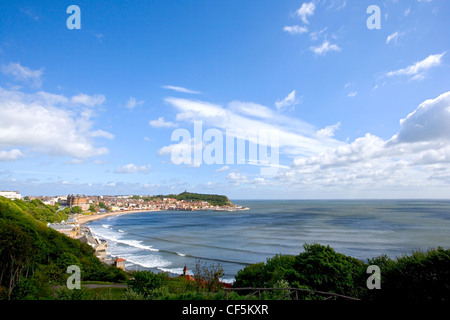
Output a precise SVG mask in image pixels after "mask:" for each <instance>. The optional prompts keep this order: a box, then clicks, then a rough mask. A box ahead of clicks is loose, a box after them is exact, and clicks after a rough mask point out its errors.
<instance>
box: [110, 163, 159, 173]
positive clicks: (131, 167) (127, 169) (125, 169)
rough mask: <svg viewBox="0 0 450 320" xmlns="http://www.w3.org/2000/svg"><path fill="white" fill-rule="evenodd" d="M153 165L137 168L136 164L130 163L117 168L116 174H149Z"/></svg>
mask: <svg viewBox="0 0 450 320" xmlns="http://www.w3.org/2000/svg"><path fill="white" fill-rule="evenodd" d="M150 168H151V165H146V166H137V165H135V164H134V163H129V164H126V165H124V166H121V167H118V168H116V170H114V172H115V173H148V172H149V171H150Z"/></svg>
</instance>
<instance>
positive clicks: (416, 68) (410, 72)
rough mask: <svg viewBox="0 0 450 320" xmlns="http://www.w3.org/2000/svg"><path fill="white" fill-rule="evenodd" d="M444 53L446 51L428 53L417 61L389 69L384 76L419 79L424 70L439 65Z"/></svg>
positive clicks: (423, 74)
mask: <svg viewBox="0 0 450 320" xmlns="http://www.w3.org/2000/svg"><path fill="white" fill-rule="evenodd" d="M445 53H446V52H443V53H440V54H432V55H429V56H428V57H427V58H425V59H424V60H421V61H418V62H416V63H414V64H412V65H410V66H408V67H406V68H404V69H399V70H395V71H389V72H387V73H386V76H388V77H394V76H410V77H411V79H412V80H421V79H423V78H424V77H425V72H426V71H428V70H429V69H430V68H433V67H437V66H440V65H441V63H442V57H443V56H444V55H445Z"/></svg>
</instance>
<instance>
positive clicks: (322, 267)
mask: <svg viewBox="0 0 450 320" xmlns="http://www.w3.org/2000/svg"><path fill="white" fill-rule="evenodd" d="M304 249H305V251H304V252H302V253H300V254H299V255H297V256H296V257H295V263H294V266H293V267H294V270H295V272H296V279H295V280H296V281H297V282H298V283H299V284H300V285H306V286H307V287H309V288H312V289H315V290H320V291H328V292H334V293H339V294H344V295H349V296H358V295H359V293H360V291H359V290H361V288H364V287H365V282H362V279H363V277H362V275H363V274H364V272H365V270H366V267H365V265H364V263H363V262H361V261H359V260H358V259H355V258H353V257H349V256H346V255H344V254H342V253H338V252H335V251H334V249H333V248H331V247H330V246H323V245H320V244H305V245H304ZM292 280H294V279H292Z"/></svg>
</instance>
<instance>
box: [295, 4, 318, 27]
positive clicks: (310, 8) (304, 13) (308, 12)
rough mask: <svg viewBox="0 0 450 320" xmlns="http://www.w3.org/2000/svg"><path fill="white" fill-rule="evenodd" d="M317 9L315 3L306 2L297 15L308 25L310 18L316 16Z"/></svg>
mask: <svg viewBox="0 0 450 320" xmlns="http://www.w3.org/2000/svg"><path fill="white" fill-rule="evenodd" d="M315 8H316V6H315V5H314V3H313V2H304V3H303V4H302V6H301V7H300V8H299V9H298V10H297V12H296V13H297V15H298V16H299V17H300V18H301V19H302V21H303V22H304V23H306V24H308V23H309V21H308V17H309V16H312V15H313V14H314V10H315Z"/></svg>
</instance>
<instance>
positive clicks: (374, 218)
mask: <svg viewBox="0 0 450 320" xmlns="http://www.w3.org/2000/svg"><path fill="white" fill-rule="evenodd" d="M232 202H233V203H235V204H239V205H242V206H247V207H249V208H250V210H247V211H234V212H217V211H170V210H169V211H157V212H138V213H130V214H126V215H119V216H113V217H109V218H105V219H102V220H96V221H92V222H90V223H89V224H88V227H89V228H90V229H91V231H92V233H93V234H94V235H96V236H98V237H100V238H103V239H106V240H108V254H109V255H111V256H117V257H121V258H124V259H126V260H127V262H126V268H127V269H130V270H152V271H154V272H160V271H165V272H169V274H170V275H179V274H181V273H182V270H183V268H184V266H187V268H188V270H189V271H188V273H190V274H193V270H194V268H195V264H196V262H197V261H198V260H201V261H203V262H205V263H207V264H218V263H220V264H221V265H222V267H223V269H224V273H225V275H224V278H223V281H226V282H233V280H234V276H235V275H236V274H237V272H238V271H239V270H240V269H242V268H244V267H245V266H246V265H249V264H253V263H257V262H265V261H266V260H267V258H271V257H273V256H274V255H276V254H291V255H297V254H299V253H300V252H302V251H303V245H304V244H305V243H320V244H323V245H330V246H331V247H332V248H334V249H335V250H336V251H337V252H340V253H343V254H345V255H349V256H352V257H355V258H357V259H360V260H362V261H366V260H367V259H370V258H374V257H377V256H380V255H382V254H386V255H387V256H389V257H391V258H395V257H398V256H401V255H404V254H411V253H412V251H413V250H423V251H426V250H428V249H430V248H437V247H438V246H440V247H443V248H445V249H448V248H449V247H450V201H447V200H441V201H440V200H232Z"/></svg>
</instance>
